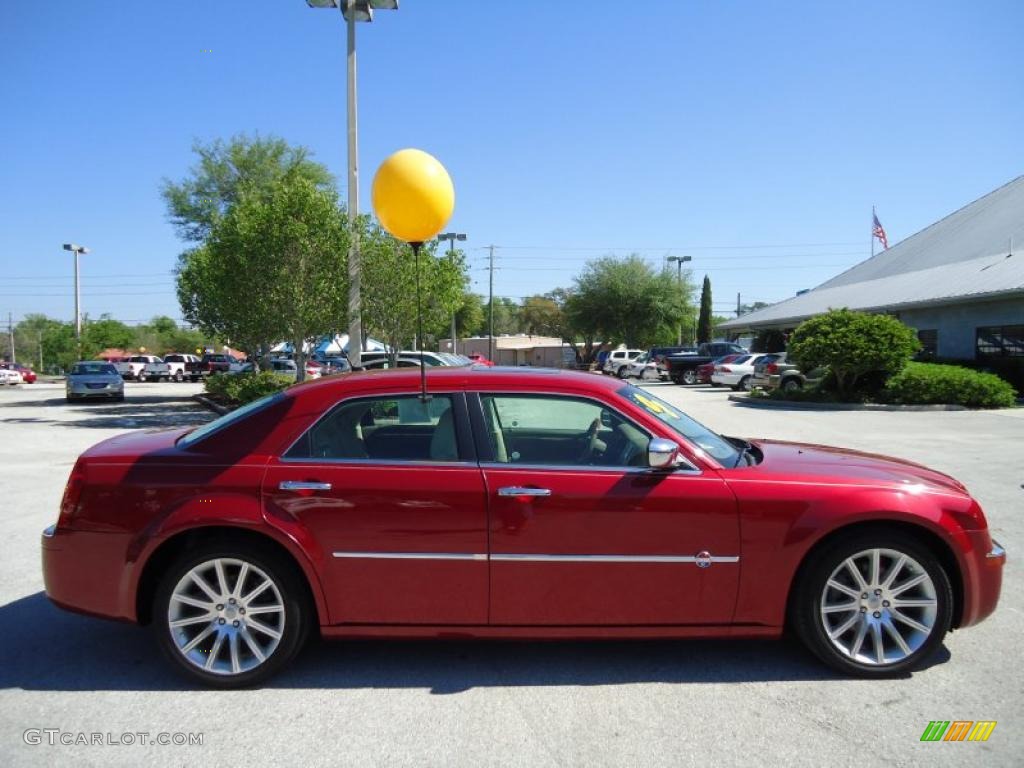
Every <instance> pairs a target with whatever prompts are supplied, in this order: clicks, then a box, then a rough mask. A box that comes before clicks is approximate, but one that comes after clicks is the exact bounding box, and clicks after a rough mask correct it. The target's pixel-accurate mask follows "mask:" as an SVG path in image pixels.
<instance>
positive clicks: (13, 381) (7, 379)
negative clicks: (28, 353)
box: [0, 368, 25, 387]
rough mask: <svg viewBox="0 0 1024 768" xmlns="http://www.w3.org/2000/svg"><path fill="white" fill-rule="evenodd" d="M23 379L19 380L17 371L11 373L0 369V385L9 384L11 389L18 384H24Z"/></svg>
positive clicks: (19, 376) (19, 375)
mask: <svg viewBox="0 0 1024 768" xmlns="http://www.w3.org/2000/svg"><path fill="white" fill-rule="evenodd" d="M24 381H25V380H24V379H23V378H21V374H20V373H18V372H17V371H12V370H9V369H7V368H0V384H10V385H11V386H12V387H15V386H17V385H18V384H22V383H24Z"/></svg>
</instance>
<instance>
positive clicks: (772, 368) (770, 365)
mask: <svg viewBox="0 0 1024 768" xmlns="http://www.w3.org/2000/svg"><path fill="white" fill-rule="evenodd" d="M764 372H765V373H768V374H772V373H778V372H779V366H777V365H776V364H775V363H768V365H766V366H765V367H764Z"/></svg>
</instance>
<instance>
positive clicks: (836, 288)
mask: <svg viewBox="0 0 1024 768" xmlns="http://www.w3.org/2000/svg"><path fill="white" fill-rule="evenodd" d="M844 307H845V308H848V309H855V310H861V311H866V312H884V313H887V314H891V315H895V316H896V317H898V318H899V319H900V320H902V321H903V322H904V323H906V324H907V325H909V326H911V327H912V328H915V329H916V330H917V332H918V337H919V338H920V339H921V343H922V345H923V346H924V348H925V350H926V352H928V353H930V354H931V355H933V356H935V357H938V358H946V359H959V360H979V361H982V362H984V361H988V360H990V359H994V358H1008V357H1010V358H1013V357H1016V358H1021V361H1020V362H1024V176H1019V177H1018V178H1016V179H1014V180H1013V181H1011V182H1010V183H1008V184H1006V185H1005V186H1002V187H1000V188H999V189H996V190H995V191H993V192H990V193H989V194H987V195H985V196H984V197H982V198H980V199H978V200H975V201H974V202H973V203H970V204H969V205H966V206H964V207H963V208H961V209H960V210H958V211H956V212H954V213H951V214H950V215H948V216H946V217H945V218H943V219H940V220H939V221H937V222H935V223H934V224H932V225H931V226H929V227H926V228H925V229H923V230H921V231H920V232H918V233H917V234H915V235H912V236H910V237H908V238H907V239H906V240H903V241H901V242H899V243H897V244H896V245H894V246H892V247H891V248H888V249H887V250H884V251H882V252H881V253H879V254H876V255H875V256H873V257H872V258H870V259H868V260H866V261H863V262H861V263H860V264H857V265H856V266H854V267H851V268H850V269H848V270H846V271H845V272H843V273H841V274H839V275H837V276H836V277H834V278H832V279H831V280H828V281H827V282H825V283H822V284H821V285H819V286H818V287H816V288H813V289H811V290H810V291H806V292H801V294H800V295H798V296H795V297H793V298H791V299H787V300H785V301H781V302H779V303H778V304H773V305H772V306H770V307H765V308H763V309H759V310H757V311H755V312H750V313H749V314H746V315H741V316H740V317H737V318H735V319H733V320H729V321H727V322H725V323H722V324H721V325H720V326H718V328H719V330H720V331H722V332H724V333H728V334H730V335H738V334H740V333H743V332H747V331H754V332H757V331H762V330H769V329H776V330H782V331H788V330H791V329H793V328H795V327H796V326H797V325H799V324H800V323H801V322H802V321H803V320H806V319H807V318H809V317H813V316H815V315H818V314H821V313H823V312H827V311H828V310H829V309H840V308H844ZM1013 367H1020V365H1019V363H1018V364H1017V365H1015V366H1013Z"/></svg>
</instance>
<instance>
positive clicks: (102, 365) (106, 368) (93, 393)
mask: <svg viewBox="0 0 1024 768" xmlns="http://www.w3.org/2000/svg"><path fill="white" fill-rule="evenodd" d="M66 390H67V400H68V402H69V403H70V402H73V401H75V400H86V399H89V398H93V397H97V398H99V397H101V398H104V399H106V400H116V401H118V402H123V401H124V379H122V378H121V374H119V373H118V372H117V368H115V367H114V366H113V365H112V364H111V363H108V362H105V361H103V360H90V361H88V362H82V363H75V364H74V365H73V366H72V367H71V372H70V373H69V374H68V377H67V385H66Z"/></svg>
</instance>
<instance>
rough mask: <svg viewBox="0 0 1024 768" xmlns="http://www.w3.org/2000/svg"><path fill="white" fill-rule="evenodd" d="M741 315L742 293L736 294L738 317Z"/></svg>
mask: <svg viewBox="0 0 1024 768" xmlns="http://www.w3.org/2000/svg"><path fill="white" fill-rule="evenodd" d="M739 316H740V295H739V294H738V293H737V294H736V317H739Z"/></svg>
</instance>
